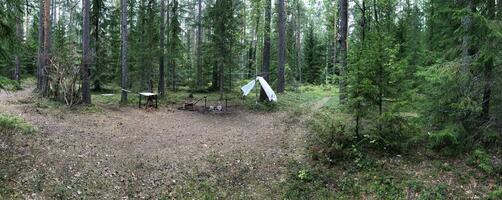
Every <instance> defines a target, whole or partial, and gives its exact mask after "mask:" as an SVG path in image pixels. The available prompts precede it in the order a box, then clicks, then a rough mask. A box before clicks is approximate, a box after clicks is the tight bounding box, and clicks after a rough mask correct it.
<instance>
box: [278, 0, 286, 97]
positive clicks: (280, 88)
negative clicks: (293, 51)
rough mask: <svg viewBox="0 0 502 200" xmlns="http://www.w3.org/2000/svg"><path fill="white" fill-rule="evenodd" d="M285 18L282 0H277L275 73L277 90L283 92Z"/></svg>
mask: <svg viewBox="0 0 502 200" xmlns="http://www.w3.org/2000/svg"><path fill="white" fill-rule="evenodd" d="M285 21H286V19H285V16H284V0H279V21H278V23H279V66H278V67H279V71H278V74H277V77H278V79H279V80H278V81H279V83H278V84H277V92H278V93H282V92H284V88H285V84H286V83H285V78H284V67H285V64H286V22H285Z"/></svg>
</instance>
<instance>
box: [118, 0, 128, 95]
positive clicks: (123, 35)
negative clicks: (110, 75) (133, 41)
mask: <svg viewBox="0 0 502 200" xmlns="http://www.w3.org/2000/svg"><path fill="white" fill-rule="evenodd" d="M120 8H121V11H120V14H121V15H120V16H121V18H120V40H121V43H120V65H121V69H122V73H121V81H120V86H121V87H122V95H121V98H120V101H121V103H126V102H127V92H126V91H124V89H127V88H128V86H127V0H120Z"/></svg>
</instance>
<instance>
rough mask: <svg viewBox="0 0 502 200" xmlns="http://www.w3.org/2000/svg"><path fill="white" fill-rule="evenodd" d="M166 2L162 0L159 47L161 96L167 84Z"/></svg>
mask: <svg viewBox="0 0 502 200" xmlns="http://www.w3.org/2000/svg"><path fill="white" fill-rule="evenodd" d="M165 10H166V0H160V35H159V37H160V39H159V42H160V44H159V46H160V57H159V93H160V94H161V95H163V94H164V92H165V86H166V83H165V82H164V57H165V49H164V47H165V46H164V45H165V42H164V38H165V31H166V26H165V25H166V24H165V18H166V17H165V16H166V13H165V12H166V11H165Z"/></svg>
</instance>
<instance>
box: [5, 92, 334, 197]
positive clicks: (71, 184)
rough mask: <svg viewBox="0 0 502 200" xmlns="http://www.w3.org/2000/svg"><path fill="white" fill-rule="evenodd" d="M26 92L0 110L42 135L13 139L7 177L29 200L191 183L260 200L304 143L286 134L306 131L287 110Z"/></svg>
mask: <svg viewBox="0 0 502 200" xmlns="http://www.w3.org/2000/svg"><path fill="white" fill-rule="evenodd" d="M31 91H32V88H26V89H24V90H22V91H19V92H15V93H0V112H2V113H9V114H12V115H16V116H19V117H21V118H23V119H25V120H26V121H27V122H29V123H31V124H33V125H34V126H35V127H37V129H38V132H37V133H36V134H35V135H33V136H19V137H16V136H14V139H13V141H15V142H14V143H16V144H17V146H21V148H19V149H17V150H16V152H17V154H19V155H18V158H17V159H18V160H19V161H22V162H23V163H24V165H23V166H22V167H21V168H19V169H16V170H15V171H14V172H13V174H12V176H13V177H10V180H11V182H12V187H14V188H17V191H16V193H17V192H19V197H21V198H25V199H26V198H27V199H51V198H91V199H93V198H98V199H99V198H111V199H116V198H122V199H128V198H129V199H131V198H133V199H134V198H154V199H156V198H160V197H165V198H169V199H171V198H182V197H188V196H192V197H194V196H195V197H197V194H193V191H195V192H197V191H200V188H198V187H199V186H197V185H193V184H192V183H209V184H217V185H219V186H221V187H225V188H227V189H228V192H229V194H225V195H222V196H227V197H235V198H247V197H250V198H261V197H262V195H263V196H268V195H270V194H274V193H275V192H277V191H276V189H275V188H274V185H275V184H277V183H278V182H280V181H281V179H282V178H281V177H282V176H283V175H282V174H283V173H282V171H283V170H284V168H285V167H286V165H287V164H288V162H289V161H290V160H291V159H297V158H298V157H300V156H298V155H295V154H297V152H298V151H297V149H298V148H301V147H297V146H296V145H297V144H298V142H294V141H298V140H301V137H300V136H298V134H296V135H295V134H290V133H291V132H300V133H303V132H302V131H297V130H298V128H299V127H300V128H301V127H302V125H301V124H296V125H293V126H294V127H296V128H291V126H290V125H288V123H286V122H287V119H288V114H287V113H285V112H273V113H258V112H251V111H245V110H240V109H235V110H233V111H232V112H231V113H228V114H208V113H206V114H202V113H198V112H188V111H179V110H177V109H175V108H174V106H173V107H172V108H165V107H162V108H159V109H158V110H145V109H138V108H136V107H131V106H124V107H121V106H109V105H108V106H105V105H97V108H98V109H96V111H89V112H88V111H85V112H81V111H71V109H68V108H66V109H64V108H63V109H44V108H40V107H37V105H36V103H35V100H33V99H34V98H33V97H32V93H31ZM322 101H323V102H326V101H327V100H326V99H323V100H322ZM320 105H321V106H320V107H322V104H320ZM315 107H318V105H316V106H315ZM296 123H303V121H301V122H296ZM288 126H289V127H288ZM292 130H296V131H292ZM187 188H188V189H187ZM190 188H194V189H193V191H191V190H192V189H190ZM237 191H240V192H242V191H245V192H244V193H241V194H239V193H237V194H232V192H237ZM191 192H192V193H191ZM269 197H270V196H269Z"/></svg>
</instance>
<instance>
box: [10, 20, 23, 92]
mask: <svg viewBox="0 0 502 200" xmlns="http://www.w3.org/2000/svg"><path fill="white" fill-rule="evenodd" d="M16 36H17V40H18V42H19V44H18V49H17V52H16V56H15V58H14V62H15V69H14V74H13V76H12V79H13V80H15V81H18V82H19V81H20V70H21V59H20V53H21V50H20V48H19V47H21V45H22V42H23V25H22V21H21V16H18V17H16Z"/></svg>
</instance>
